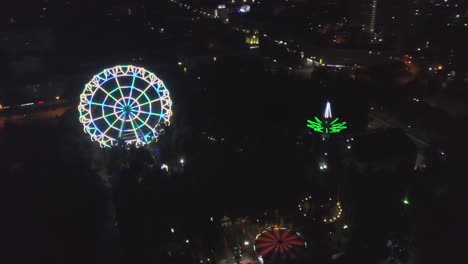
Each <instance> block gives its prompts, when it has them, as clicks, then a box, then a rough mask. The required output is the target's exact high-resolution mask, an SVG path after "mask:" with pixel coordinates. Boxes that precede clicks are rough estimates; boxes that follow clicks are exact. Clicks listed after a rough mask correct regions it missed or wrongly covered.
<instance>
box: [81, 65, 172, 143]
mask: <svg viewBox="0 0 468 264" xmlns="http://www.w3.org/2000/svg"><path fill="white" fill-rule="evenodd" d="M171 107H172V101H171V98H170V96H169V91H168V90H167V89H166V87H165V86H164V83H163V82H162V81H161V80H160V79H159V78H158V77H157V76H156V75H155V74H153V73H152V72H149V71H147V70H146V69H144V68H140V67H135V66H131V65H127V66H115V67H113V68H109V69H105V70H104V71H102V72H101V73H99V74H97V75H95V76H94V77H93V78H92V79H91V81H90V82H88V83H87V84H86V85H85V89H84V90H83V92H82V93H81V95H80V104H79V105H78V111H79V112H80V122H81V123H82V124H83V126H84V131H85V132H86V133H87V134H89V135H90V137H91V140H93V141H97V142H99V144H100V145H101V147H111V146H116V145H121V144H127V145H130V144H133V145H136V146H142V145H146V144H148V143H150V142H153V141H156V140H157V139H158V136H159V135H160V134H161V133H162V132H163V127H164V126H169V125H170V118H171V116H172V111H171Z"/></svg>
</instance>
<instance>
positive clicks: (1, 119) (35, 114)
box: [0, 105, 72, 129]
mask: <svg viewBox="0 0 468 264" xmlns="http://www.w3.org/2000/svg"><path fill="white" fill-rule="evenodd" d="M71 108H72V106H71V105H62V106H58V107H56V108H53V109H52V108H50V109H40V108H39V109H34V110H32V112H29V113H27V114H11V115H4V116H0V129H3V128H4V126H5V122H6V121H9V122H12V123H13V124H17V125H23V124H28V123H31V122H33V121H50V120H54V119H56V118H57V117H61V116H62V115H63V114H64V113H65V112H66V111H68V110H69V109H71Z"/></svg>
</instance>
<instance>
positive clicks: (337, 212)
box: [322, 198, 343, 224]
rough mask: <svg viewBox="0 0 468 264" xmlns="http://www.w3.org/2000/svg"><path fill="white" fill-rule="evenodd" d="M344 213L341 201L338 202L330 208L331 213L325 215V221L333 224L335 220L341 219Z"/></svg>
mask: <svg viewBox="0 0 468 264" xmlns="http://www.w3.org/2000/svg"><path fill="white" fill-rule="evenodd" d="M330 199H331V198H330ZM322 207H323V205H322ZM342 213H343V209H342V208H341V203H340V202H336V205H335V206H331V208H329V215H328V216H325V217H323V222H324V223H327V224H331V223H333V222H335V221H336V220H338V219H340V217H341V214H342Z"/></svg>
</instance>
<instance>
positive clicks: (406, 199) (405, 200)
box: [402, 197, 411, 205]
mask: <svg viewBox="0 0 468 264" xmlns="http://www.w3.org/2000/svg"><path fill="white" fill-rule="evenodd" d="M402 202H403V204H404V205H410V204H411V203H410V201H409V199H408V197H405V198H403V201H402Z"/></svg>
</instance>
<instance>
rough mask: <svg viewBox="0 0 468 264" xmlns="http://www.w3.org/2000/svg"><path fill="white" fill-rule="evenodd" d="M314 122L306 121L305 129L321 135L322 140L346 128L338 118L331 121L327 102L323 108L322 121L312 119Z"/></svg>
mask: <svg viewBox="0 0 468 264" xmlns="http://www.w3.org/2000/svg"><path fill="white" fill-rule="evenodd" d="M314 120H315V121H313V120H307V127H308V128H310V129H312V130H314V131H315V132H317V133H321V134H322V138H323V140H325V139H327V138H328V137H329V134H336V133H340V132H341V131H342V130H344V129H346V128H347V126H346V122H340V121H339V120H340V119H339V118H335V119H333V115H332V111H331V104H330V102H327V105H326V107H325V113H324V114H323V120H322V119H320V118H318V117H314Z"/></svg>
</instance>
